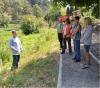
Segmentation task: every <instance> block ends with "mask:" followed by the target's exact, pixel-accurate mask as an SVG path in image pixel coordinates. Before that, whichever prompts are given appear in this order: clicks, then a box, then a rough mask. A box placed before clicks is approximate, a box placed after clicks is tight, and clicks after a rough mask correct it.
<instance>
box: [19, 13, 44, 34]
mask: <svg viewBox="0 0 100 88" xmlns="http://www.w3.org/2000/svg"><path fill="white" fill-rule="evenodd" d="M43 23H44V22H43V19H42V18H36V17H34V16H32V15H25V16H23V17H22V22H21V30H22V32H23V33H24V34H26V35H28V34H32V33H33V32H34V33H38V32H39V28H40V27H42V26H43Z"/></svg>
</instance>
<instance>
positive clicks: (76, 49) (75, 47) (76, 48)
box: [74, 40, 81, 60]
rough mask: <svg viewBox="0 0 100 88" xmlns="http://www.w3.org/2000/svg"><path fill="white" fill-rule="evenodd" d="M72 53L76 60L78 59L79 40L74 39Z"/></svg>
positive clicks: (79, 54)
mask: <svg viewBox="0 0 100 88" xmlns="http://www.w3.org/2000/svg"><path fill="white" fill-rule="evenodd" d="M74 53H75V56H74V58H76V60H80V58H81V53H80V40H74Z"/></svg>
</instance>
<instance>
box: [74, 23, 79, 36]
mask: <svg viewBox="0 0 100 88" xmlns="http://www.w3.org/2000/svg"><path fill="white" fill-rule="evenodd" d="M79 30H80V25H78V26H77V27H76V29H75V30H74V31H73V32H72V36H74V35H75V34H76V33H77V32H79Z"/></svg>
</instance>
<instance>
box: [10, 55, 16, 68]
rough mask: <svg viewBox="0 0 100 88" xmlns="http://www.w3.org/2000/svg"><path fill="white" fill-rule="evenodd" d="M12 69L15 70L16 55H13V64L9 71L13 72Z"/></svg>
mask: <svg viewBox="0 0 100 88" xmlns="http://www.w3.org/2000/svg"><path fill="white" fill-rule="evenodd" d="M14 68H16V55H13V63H12V67H11V70H13V69H14Z"/></svg>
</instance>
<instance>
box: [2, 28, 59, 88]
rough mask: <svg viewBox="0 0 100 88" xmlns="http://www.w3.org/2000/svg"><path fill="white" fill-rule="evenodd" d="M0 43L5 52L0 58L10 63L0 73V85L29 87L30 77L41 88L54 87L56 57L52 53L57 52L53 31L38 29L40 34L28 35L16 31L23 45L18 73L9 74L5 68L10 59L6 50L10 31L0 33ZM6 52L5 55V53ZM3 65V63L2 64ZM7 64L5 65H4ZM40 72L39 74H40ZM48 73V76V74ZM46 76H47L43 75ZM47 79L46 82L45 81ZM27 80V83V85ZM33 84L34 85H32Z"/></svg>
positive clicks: (54, 32) (55, 37)
mask: <svg viewBox="0 0 100 88" xmlns="http://www.w3.org/2000/svg"><path fill="white" fill-rule="evenodd" d="M0 33H1V34H2V35H1V38H0V39H2V41H3V42H4V43H5V44H4V43H3V42H2V44H1V46H2V48H3V47H4V48H5V50H6V51H5V50H4V49H3V50H4V51H2V48H1V47H0V49H1V51H0V52H2V53H3V54H6V55H4V56H2V57H3V58H4V59H5V60H6V58H8V57H9V60H7V62H10V64H9V65H7V66H6V65H3V67H5V66H6V69H4V68H3V70H2V71H1V72H0V74H1V77H0V79H1V80H0V81H1V82H0V83H1V84H2V85H5V86H7V87H8V86H9V85H10V86H13V85H15V86H18V85H19V86H25V85H24V83H26V86H29V84H30V82H29V79H30V77H31V75H32V78H33V79H34V81H35V84H39V85H41V86H43V85H44V86H48V87H49V86H55V85H56V81H57V69H58V66H57V59H58V56H57V55H56V54H55V55H53V52H57V50H58V47H57V36H56V31H55V30H54V29H47V28H42V29H40V33H37V34H35V33H33V34H30V35H27V36H26V35H24V34H23V33H22V32H21V31H20V30H19V31H17V33H18V36H19V38H20V40H21V42H22V45H23V52H22V53H21V60H20V64H19V66H20V67H19V69H18V72H16V71H15V72H9V70H7V68H9V67H10V66H11V62H12V58H11V53H10V50H9V48H8V44H7V43H8V40H9V38H10V37H11V32H10V31H0ZM5 52H6V53H5ZM4 63H5V62H4ZM6 64H7V63H6ZM48 68H49V69H48ZM40 71H41V73H40ZM49 73H50V74H49ZM44 74H48V75H44ZM46 78H48V81H46ZM27 80H28V83H27ZM33 84H34V83H33Z"/></svg>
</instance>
